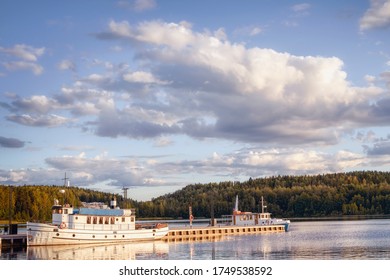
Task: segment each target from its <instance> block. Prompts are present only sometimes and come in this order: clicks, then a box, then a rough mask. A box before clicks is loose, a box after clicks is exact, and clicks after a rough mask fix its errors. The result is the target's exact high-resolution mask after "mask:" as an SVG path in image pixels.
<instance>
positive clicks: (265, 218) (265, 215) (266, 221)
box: [223, 196, 290, 231]
mask: <svg viewBox="0 0 390 280" xmlns="http://www.w3.org/2000/svg"><path fill="white" fill-rule="evenodd" d="M265 208H267V206H266V205H264V199H263V197H261V213H253V212H242V211H240V210H238V196H236V204H235V207H234V209H233V214H232V215H224V216H223V219H224V220H225V221H227V224H229V225H232V226H270V225H284V229H285V231H288V229H289V226H290V220H286V219H279V218H271V213H269V212H265Z"/></svg>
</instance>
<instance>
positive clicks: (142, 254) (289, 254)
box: [0, 219, 390, 260]
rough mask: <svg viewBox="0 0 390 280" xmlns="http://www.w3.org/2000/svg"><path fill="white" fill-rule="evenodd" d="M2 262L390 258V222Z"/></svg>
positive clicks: (42, 252)
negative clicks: (48, 260)
mask: <svg viewBox="0 0 390 280" xmlns="http://www.w3.org/2000/svg"><path fill="white" fill-rule="evenodd" d="M0 259H3V260H4V259H24V260H25V259H39V260H42V259H43V260H47V259H73V260H74V259H75V260H89V259H100V260H101V259H118V260H127V259H137V260H146V259H156V260H159V259H164V260H190V259H197V260H207V259H216V260H224V259H233V260H241V259H250V260H257V259H259V260H263V259H267V260H279V259H283V260H289V259H320V260H326V259H333V260H341V259H347V260H351V259H363V260H369V259H376V260H379V259H390V220H389V219H375V220H355V221H310V222H293V223H292V224H291V228H290V231H289V232H287V233H268V234H258V235H239V236H228V237H224V238H222V239H216V240H203V241H196V242H195V241H192V242H189V241H188V242H179V241H177V242H163V241H158V242H143V243H129V244H117V245H104V246H82V247H81V246H58V247H32V248H27V249H23V250H21V251H18V250H13V251H5V250H3V251H2V252H1V255H0Z"/></svg>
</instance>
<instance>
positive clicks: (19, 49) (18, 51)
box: [0, 44, 45, 62]
mask: <svg viewBox="0 0 390 280" xmlns="http://www.w3.org/2000/svg"><path fill="white" fill-rule="evenodd" d="M0 52H4V53H7V54H10V55H12V56H15V57H18V58H21V59H22V60H25V61H32V62H36V61H37V60H38V57H39V56H42V55H43V54H44V53H45V48H34V47H31V46H28V45H23V44H21V45H15V46H13V47H12V48H4V47H0Z"/></svg>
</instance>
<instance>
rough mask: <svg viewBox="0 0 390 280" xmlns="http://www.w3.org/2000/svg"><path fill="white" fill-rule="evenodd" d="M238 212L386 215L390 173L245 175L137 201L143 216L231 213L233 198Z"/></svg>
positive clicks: (304, 215) (216, 215)
mask: <svg viewBox="0 0 390 280" xmlns="http://www.w3.org/2000/svg"><path fill="white" fill-rule="evenodd" d="M236 195H238V197H239V209H240V210H241V211H252V212H260V211H261V197H262V196H263V197H264V200H265V201H266V204H267V211H269V212H271V213H272V214H273V215H274V216H282V217H321V216H339V215H374V214H390V172H376V171H359V172H349V173H336V174H324V175H315V176H274V177H268V178H257V179H252V178H250V179H249V180H248V181H246V182H220V183H209V184H194V185H189V186H187V187H185V188H183V189H182V190H179V191H177V192H175V193H172V194H167V195H164V196H161V197H158V198H156V199H153V200H152V201H151V202H148V203H143V204H141V205H139V208H140V210H139V211H140V213H142V214H143V215H144V216H163V217H183V218H187V217H188V207H189V206H190V205H191V206H192V211H193V213H194V215H195V216H196V217H210V216H211V214H212V212H214V216H215V217H219V216H221V215H224V214H230V213H231V212H232V209H233V207H234V203H235V197H236Z"/></svg>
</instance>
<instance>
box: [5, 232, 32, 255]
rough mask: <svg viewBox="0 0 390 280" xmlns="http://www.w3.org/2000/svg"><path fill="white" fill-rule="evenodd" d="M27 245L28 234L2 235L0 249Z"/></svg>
mask: <svg viewBox="0 0 390 280" xmlns="http://www.w3.org/2000/svg"><path fill="white" fill-rule="evenodd" d="M25 246H27V234H3V235H0V251H1V249H3V248H11V247H25Z"/></svg>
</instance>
